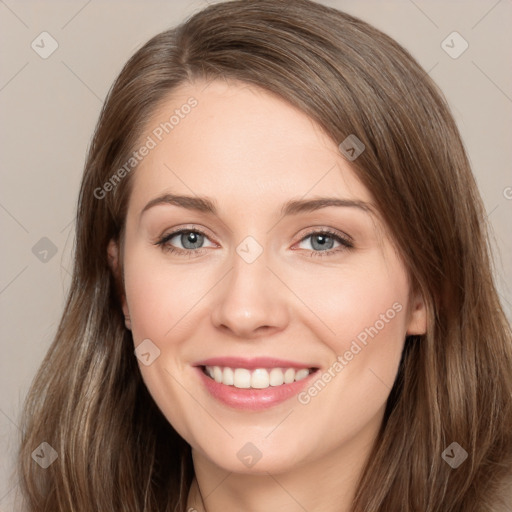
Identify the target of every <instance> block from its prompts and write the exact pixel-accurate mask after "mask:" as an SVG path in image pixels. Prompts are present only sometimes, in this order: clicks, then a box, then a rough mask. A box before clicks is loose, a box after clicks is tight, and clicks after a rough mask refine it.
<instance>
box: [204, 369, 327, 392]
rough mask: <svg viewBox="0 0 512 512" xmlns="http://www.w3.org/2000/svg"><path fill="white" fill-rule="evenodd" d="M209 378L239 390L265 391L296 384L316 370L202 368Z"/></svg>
mask: <svg viewBox="0 0 512 512" xmlns="http://www.w3.org/2000/svg"><path fill="white" fill-rule="evenodd" d="M201 369H202V371H203V373H204V374H205V375H207V376H208V377H209V378H211V379H212V380H214V381H215V382H218V383H219V384H224V385H226V386H232V387H235V388H239V389H267V388H269V387H279V386H283V385H285V384H291V383H292V382H298V381H301V380H302V379H305V378H306V377H308V376H309V375H310V374H311V373H314V372H316V371H317V370H318V368H255V369H254V370H249V369H247V368H231V367H228V366H224V367H222V366H202V367H201Z"/></svg>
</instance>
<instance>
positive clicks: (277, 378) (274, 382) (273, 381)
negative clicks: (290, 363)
mask: <svg viewBox="0 0 512 512" xmlns="http://www.w3.org/2000/svg"><path fill="white" fill-rule="evenodd" d="M281 384H284V375H283V370H281V368H272V370H270V385H271V386H280V385H281Z"/></svg>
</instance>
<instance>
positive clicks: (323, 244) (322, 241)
mask: <svg viewBox="0 0 512 512" xmlns="http://www.w3.org/2000/svg"><path fill="white" fill-rule="evenodd" d="M328 240H330V244H329V243H328ZM317 243H318V244H319V245H316V244H317ZM333 244H334V240H333V239H332V237H331V236H329V235H325V234H318V235H313V236H312V237H311V246H312V247H313V248H314V249H332V246H333Z"/></svg>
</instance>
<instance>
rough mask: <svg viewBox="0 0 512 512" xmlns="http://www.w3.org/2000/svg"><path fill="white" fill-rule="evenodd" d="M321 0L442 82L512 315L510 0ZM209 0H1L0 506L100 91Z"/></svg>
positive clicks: (60, 293) (56, 308) (60, 288)
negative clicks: (44, 251)
mask: <svg viewBox="0 0 512 512" xmlns="http://www.w3.org/2000/svg"><path fill="white" fill-rule="evenodd" d="M323 3H325V4H327V5H330V6H333V7H337V8H339V9H341V10H345V11H346V12H348V13H350V14H353V15H355V16H358V17H360V18H362V19H363V20H365V21H368V22H369V23H371V24H373V25H375V26H376V27H378V28H380V29H381V30H383V31H384V32H386V33H387V34H389V35H391V36H392V37H394V38H395V39H396V40H397V41H398V42H399V43H401V44H402V45H403V46H405V47H406V48H407V49H408V50H409V51H410V52H411V53H412V55H413V56H414V57H416V58H417V59H418V61H419V62H420V64H421V65H422V66H423V67H424V68H425V70H427V71H429V73H430V75H431V76H432V77H433V79H434V80H435V81H436V82H437V83H438V84H439V86H440V87H441V89H442V90H443V92H444V94H445V96H446V98H447V99H448V102H449V104H450V106H451V108H452V112H453V115H454V117H455V119H456V121H457V123H458V126H459V128H460V131H461V133H462V137H463V139H464V143H465V145H466V148H467V151H468V154H469V157H470V160H471V162H472V165H473V169H474V173H475V175H476V178H477V180H478V184H479V187H480V190H481V193H482V196H483V198H484V202H485V205H486V209H487V212H488V217H489V220H490V222H491V225H492V227H493V231H494V235H495V238H496V242H495V247H496V253H497V267H496V279H497V282H498V286H499V289H500V295H501V298H502V302H503V304H504V307H505V308H506V310H507V314H508V315H509V318H512V306H511V302H512V300H511V293H510V283H511V282H512V261H511V260H512V258H511V254H512V236H511V235H512V232H511V220H512V219H511V212H512V188H511V187H512V175H511V172H510V170H511V162H512V143H511V141H512V138H511V135H512V116H511V114H512V70H511V67H510V62H512V60H511V49H512V31H511V30H510V27H511V26H512V23H511V22H512V1H511V0H499V1H496V0H472V1H463V0H458V1H456V0H452V1H427V0H414V1H413V0H395V1H362V0H359V1H356V0H329V1H327V0H326V1H323ZM206 4H207V2H206V0H195V1H188V0H179V1H165V2H164V1H147V2H142V1H138V2H136V1H124V2H120V1H117V2H116V1H100V0H92V1H85V0H84V1H65V2H64V1H62V2H57V1H45V2H43V1H40V2H36V1H15V0H0V43H1V47H2V52H1V75H0V107H1V112H2V129H1V136H0V144H1V146H0V147H1V161H2V166H1V188H0V225H1V230H2V245H1V247H2V251H1V262H2V265H1V271H0V311H1V321H0V325H1V355H0V511H1V512H10V511H12V510H15V505H14V501H15V496H16V494H17V491H18V486H17V482H16V480H15V479H12V480H10V479H9V475H10V472H11V470H12V467H13V456H14V453H15V449H16V441H17V436H18V434H19V428H18V423H19V416H18V415H19V411H20V406H21V403H22V401H23V399H24V397H25V395H26V392H27V389H28V386H29V384H30V381H31V379H32V378H33V376H34V373H35V371H36V369H37V367H38V366H39V364H40V362H41V360H42V358H43V356H44V354H45V352H46V350H47V349H48V347H49V345H50V343H51V340H52V337H53V335H54V333H55V330H56V327H57V323H58V321H59V318H60V314H61V311H62V307H63V304H64V299H65V293H66V290H67V288H68V285H69V278H70V275H69V269H70V251H71V248H72V245H73V221H72V220H73V217H74V210H75V203H76V199H77V194H78V188H79V183H80V177H81V173H82V168H83V163H84V158H85V154H86V150H87V147H88V144H89V141H90V138H91V135H92V132H93V129H94V126H95V123H96V120H97V118H98V115H99V112H100V108H101V106H102V101H103V99H104V97H105V95H106V93H107V90H108V89H109V87H110V85H111V83H112V81H113V80H114V78H115V77H116V75H117V74H118V72H119V71H120V70H121V67H122V65H123V64H124V62H125V61H126V60H127V59H128V58H129V56H130V55H132V53H133V52H134V51H135V50H136V49H137V48H139V47H140V46H141V45H142V44H143V43H144V42H146V40H147V39H149V38H150V37H151V36H152V35H154V34H156V33H158V32H160V31H162V30H164V29H167V28H169V27H171V26H173V25H175V24H177V23H179V22H181V21H182V20H183V19H184V18H185V17H187V16H188V15H190V14H192V13H194V12H196V11H197V10H199V9H200V8H202V7H204V6H206ZM43 31H47V32H49V33H50V34H51V36H52V37H53V38H54V39H55V40H56V41H57V43H58V45H59V46H58V49H57V50H56V51H55V52H54V53H53V54H52V55H51V56H49V57H48V58H47V59H43V58H41V57H40V56H39V55H38V54H37V53H36V52H35V51H34V50H33V49H32V48H31V43H32V41H33V40H35V39H36V38H37V36H39V34H41V32H43ZM453 31H457V32H459V33H460V34H461V35H462V37H463V38H464V39H465V40H466V41H467V43H468V44H469V47H468V49H467V50H466V51H465V52H464V53H463V54H462V55H460V56H459V57H458V58H456V59H454V58H452V57H450V56H449V55H448V54H447V53H446V52H445V51H444V50H443V48H442V47H441V43H442V41H443V40H445V38H446V37H447V36H448V35H449V34H451V33H452V32H453ZM459 43H460V42H457V43H456V44H459ZM449 44H451V43H449ZM454 44H455V43H454ZM507 197H508V199H507ZM43 237H47V238H48V239H49V240H51V242H52V243H53V244H54V245H55V247H56V249H57V253H56V254H55V255H54V256H53V257H50V256H51V253H49V254H48V256H47V259H48V261H46V262H45V261H41V260H40V259H39V258H38V257H37V255H36V254H34V253H33V251H32V248H33V247H34V245H35V244H36V243H37V242H38V241H39V240H40V239H41V238H43ZM42 256H43V255H41V254H39V257H42ZM42 441H44V440H41V442H42ZM34 448H36V447H34Z"/></svg>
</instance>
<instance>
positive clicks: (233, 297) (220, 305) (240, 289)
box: [211, 252, 290, 339]
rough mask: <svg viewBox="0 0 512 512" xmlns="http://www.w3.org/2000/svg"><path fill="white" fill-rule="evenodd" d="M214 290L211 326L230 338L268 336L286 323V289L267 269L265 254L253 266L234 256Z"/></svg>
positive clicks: (287, 311) (279, 329) (282, 327)
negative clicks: (228, 269) (231, 263)
mask: <svg viewBox="0 0 512 512" xmlns="http://www.w3.org/2000/svg"><path fill="white" fill-rule="evenodd" d="M216 289H217V293H216V294H215V298H214V304H213V305H212V307H213V309H212V314H211V319H212V323H213V324H214V326H215V327H216V328H218V329H221V330H224V331H226V332H229V333H231V334H232V335H233V336H236V337H238V338H243V339H255V338H258V337H261V336H270V335H272V334H274V333H276V332H279V331H281V330H283V329H284V328H285V327H286V325H287V323H288V321H289V316H290V315H289V304H288V300H289V297H288V298H287V295H286V287H285V286H284V285H283V283H282V282H281V281H280V280H279V279H278V278H277V277H276V276H275V271H274V272H273V271H271V270H270V269H269V268H268V267H267V259H266V257H265V252H264V253H263V254H262V255H261V256H260V257H259V258H258V259H257V260H256V261H254V262H252V263H247V262H246V261H244V259H243V258H241V257H240V256H239V255H238V254H236V253H235V254H234V256H233V266H232V268H231V270H230V271H229V272H228V274H227V275H226V276H225V278H224V279H222V281H221V282H220V283H219V284H218V285H217V287H216Z"/></svg>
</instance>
